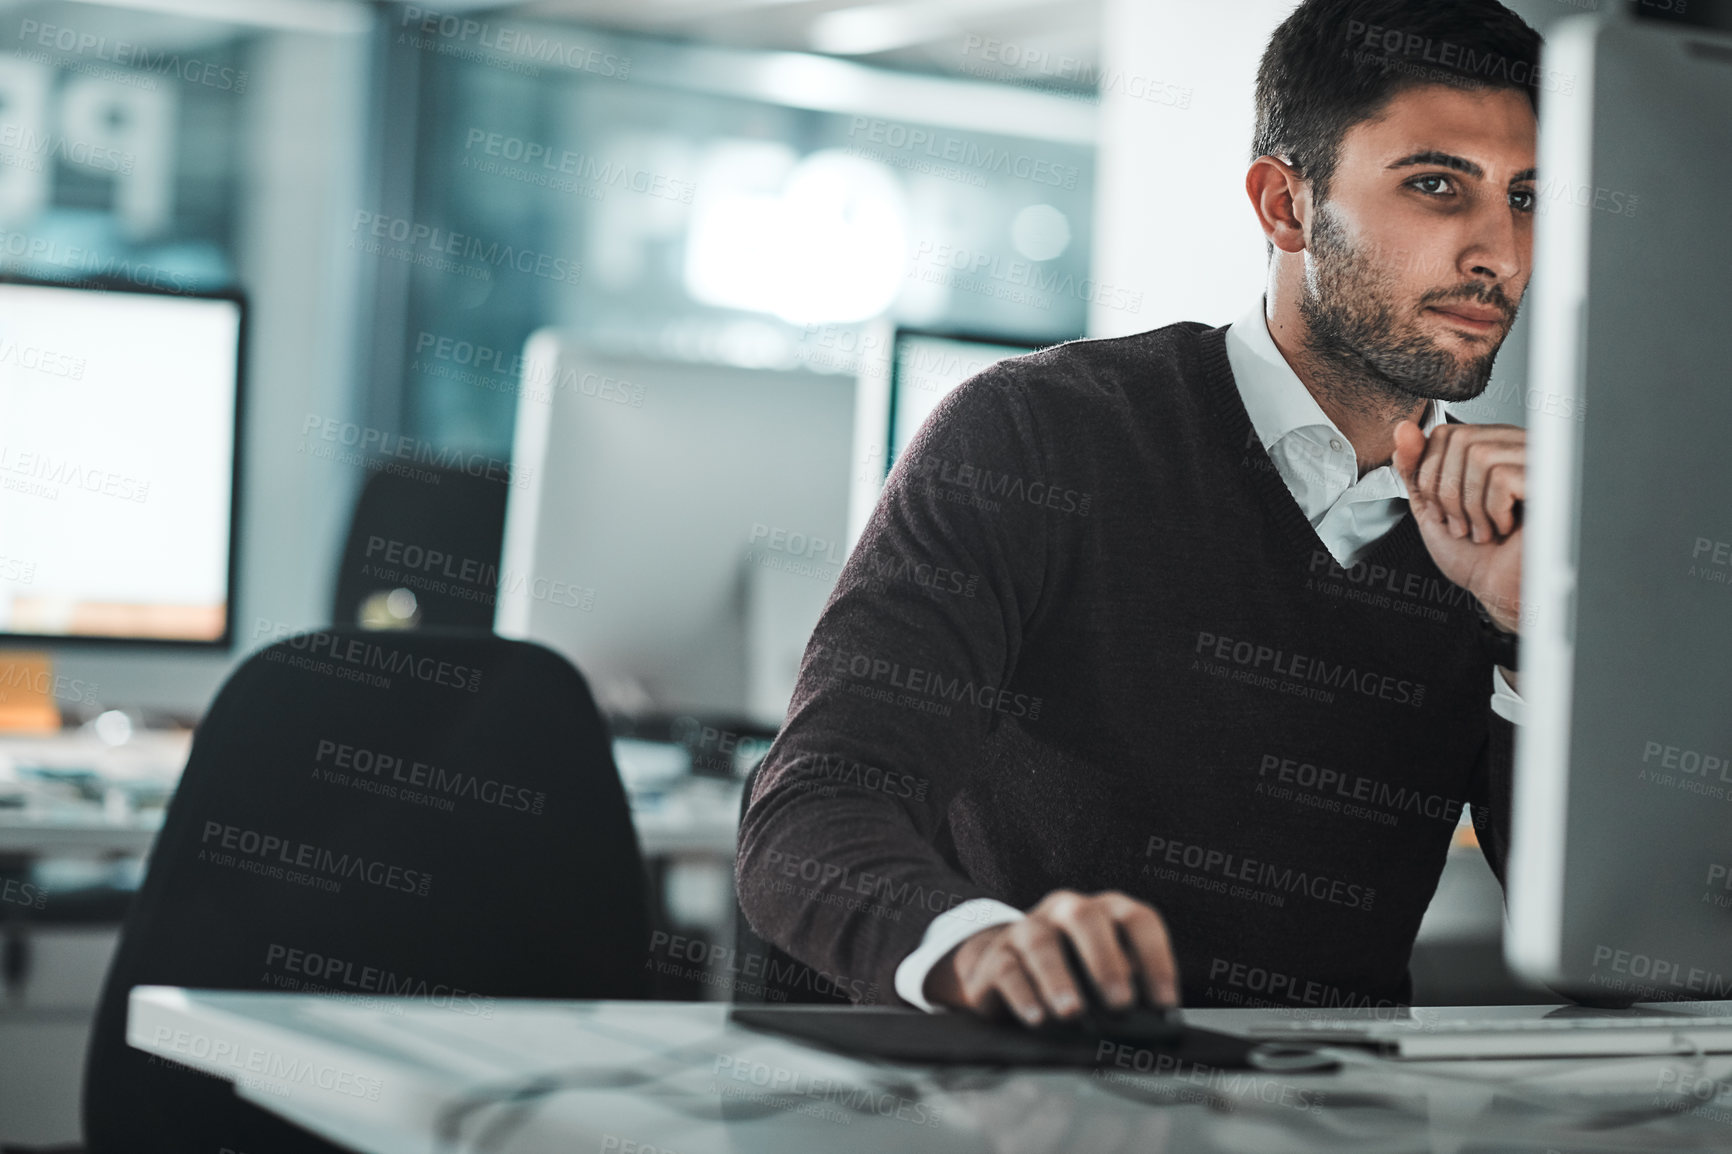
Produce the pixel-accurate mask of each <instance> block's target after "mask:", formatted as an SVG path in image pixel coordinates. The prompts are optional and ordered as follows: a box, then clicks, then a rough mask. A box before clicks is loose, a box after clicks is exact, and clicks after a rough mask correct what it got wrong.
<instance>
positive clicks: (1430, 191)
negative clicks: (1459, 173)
mask: <svg viewBox="0 0 1732 1154" xmlns="http://www.w3.org/2000/svg"><path fill="white" fill-rule="evenodd" d="M1407 183H1408V184H1410V185H1412V186H1413V187H1414V188H1417V189H1419V191H1421V192H1423V193H1425V194H1427V195H1428V196H1437V195H1440V194H1441V193H1442V192H1443V191H1444V190H1443V189H1441V188H1424V187H1421V186H1422V185H1428V184H1433V183H1436V184H1442V185H1448V184H1449V177H1447V176H1439V175H1438V174H1436V173H1433V174H1432V175H1430V176H1416V177H1414V178H1413V179H1412V180H1410V181H1408V182H1407Z"/></svg>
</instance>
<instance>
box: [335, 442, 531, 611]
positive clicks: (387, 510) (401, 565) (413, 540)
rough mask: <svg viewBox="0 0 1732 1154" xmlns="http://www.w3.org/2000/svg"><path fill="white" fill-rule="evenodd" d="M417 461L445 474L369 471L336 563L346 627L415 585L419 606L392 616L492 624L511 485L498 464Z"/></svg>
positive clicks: (423, 469)
mask: <svg viewBox="0 0 1732 1154" xmlns="http://www.w3.org/2000/svg"><path fill="white" fill-rule="evenodd" d="M414 469H415V472H416V473H417V474H423V473H426V474H432V476H433V477H436V478H437V480H436V481H435V480H433V479H431V478H429V477H424V476H400V475H398V474H396V473H391V472H385V471H384V470H379V471H375V472H371V473H369V474H368V475H367V480H366V482H365V483H364V484H363V485H362V487H361V493H360V496H358V497H357V498H356V499H355V512H354V515H353V516H352V517H351V518H350V520H349V537H348V540H347V542H346V543H345V544H344V546H343V555H342V561H341V562H339V564H338V568H337V581H336V589H335V592H334V594H333V596H332V604H331V620H332V622H334V623H335V624H336V625H337V626H339V627H343V626H349V625H360V624H365V623H367V621H368V619H369V618H370V617H374V616H377V615H378V614H379V613H380V611H381V603H382V602H383V600H384V598H385V597H386V596H387V595H388V594H390V593H391V592H392V591H393V590H395V589H407V590H409V592H411V593H413V594H414V612H413V614H412V616H410V615H405V617H404V618H403V619H399V620H391V621H389V622H388V623H389V624H390V625H392V626H398V627H411V626H412V627H415V628H420V627H424V626H430V625H448V626H452V627H454V628H459V629H491V628H493V603H494V597H495V589H496V587H497V585H498V583H499V549H500V544H501V542H502V541H503V540H504V537H505V497H506V490H507V489H508V488H509V486H508V485H507V484H506V482H505V480H504V479H503V477H502V476H500V475H497V474H495V475H491V476H490V475H487V474H486V473H483V474H481V475H479V476H472V475H470V474H468V473H465V472H464V471H463V470H461V469H448V468H440V467H437V466H432V465H421V464H417V465H415V466H414ZM399 600H401V598H400V599H399ZM396 607H397V603H396V602H393V603H392V608H396Z"/></svg>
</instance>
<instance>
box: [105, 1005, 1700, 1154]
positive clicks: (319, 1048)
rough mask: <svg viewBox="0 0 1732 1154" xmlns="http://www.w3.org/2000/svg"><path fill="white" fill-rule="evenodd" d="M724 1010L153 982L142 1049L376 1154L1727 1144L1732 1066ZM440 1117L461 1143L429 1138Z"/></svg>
mask: <svg viewBox="0 0 1732 1154" xmlns="http://www.w3.org/2000/svg"><path fill="white" fill-rule="evenodd" d="M728 1008H729V1007H727V1006H725V1005H720V1004H715V1003H668V1002H660V1003H658V1002H642V1003H629V1002H519V1001H491V1000H485V999H484V1000H483V1001H482V1003H481V1004H480V1005H477V1004H475V1003H473V1002H465V1003H464V1004H462V1005H447V1006H435V1005H431V1004H429V1003H428V1002H426V1001H417V1000H413V999H405V1000H401V1001H397V1000H386V999H374V1000H371V1001H366V1000H359V999H325V998H318V997H308V996H305V995H295V994H278V993H264V994H246V993H201V992H197V991H185V990H176V989H169V988H166V987H141V988H139V989H138V990H135V991H134V992H133V995H132V1004H131V1013H130V1016H129V1021H128V1040H129V1041H130V1042H131V1043H132V1045H134V1046H136V1047H138V1048H140V1049H143V1050H146V1051H149V1052H151V1053H153V1054H157V1055H159V1056H161V1057H164V1058H169V1059H172V1060H174V1061H177V1062H180V1063H182V1064H185V1065H189V1066H194V1067H197V1068H199V1069H202V1070H205V1071H207V1072H209V1073H212V1074H216V1075H217V1076H219V1077H223V1078H225V1079H227V1080H229V1081H232V1082H234V1083H235V1084H236V1092H237V1093H238V1094H240V1095H241V1096H243V1097H245V1098H247V1099H248V1100H250V1101H253V1102H255V1103H257V1104H258V1105H260V1106H262V1107H264V1108H265V1109H268V1110H271V1111H273V1112H275V1113H278V1114H281V1115H283V1116H285V1117H287V1118H290V1119H292V1120H294V1121H296V1122H299V1123H300V1124H301V1125H303V1126H306V1127H308V1128H309V1129H312V1130H314V1131H316V1132H318V1133H321V1134H323V1135H324V1136H326V1137H329V1138H331V1139H334V1140H336V1141H339V1142H342V1143H345V1144H347V1145H349V1146H352V1147H354V1148H355V1149H358V1150H363V1151H367V1152H369V1154H409V1152H415V1154H422V1152H425V1151H430V1150H440V1149H442V1150H451V1151H457V1150H465V1151H466V1150H471V1149H487V1150H489V1151H510V1152H522V1154H528V1152H530V1151H546V1150H562V1151H566V1150H569V1151H584V1150H587V1151H600V1152H604V1154H605V1152H609V1151H612V1152H616V1154H673V1152H677V1154H748V1152H750V1154H782V1152H784V1151H785V1152H789V1154H792V1152H795V1151H798V1152H800V1154H852V1152H854V1151H860V1152H866V1151H872V1152H873V1154H877V1152H878V1151H885V1150H895V1151H912V1152H926V1151H995V1152H1002V1154H1073V1152H1081V1154H1117V1152H1123V1154H1133V1152H1135V1154H1163V1152H1170V1154H1193V1152H1205V1151H1214V1150H1233V1151H1270V1152H1271V1154H1275V1152H1282V1154H1287V1152H1297V1154H1303V1152H1308V1151H1328V1152H1330V1154H1349V1152H1358V1151H1364V1152H1366V1154H1372V1152H1376V1154H1388V1152H1391V1151H1409V1150H1411V1151H1425V1152H1428V1154H1429V1152H1436V1151H1447V1152H1450V1154H1454V1152H1456V1151H1465V1150H1472V1151H1493V1150H1496V1151H1532V1152H1534V1154H1542V1152H1550V1154H1578V1152H1585V1151H1613V1150H1617V1151H1625V1150H1654V1149H1663V1150H1668V1151H1686V1150H1688V1151H1697V1150H1700V1151H1709V1150H1715V1151H1724V1150H1726V1149H1728V1148H1732V1085H1727V1084H1726V1082H1725V1079H1727V1077H1728V1076H1729V1075H1732V1057H1712V1058H1707V1059H1695V1060H1691V1059H1683V1058H1639V1059H1637V1058H1631V1059H1604V1058H1596V1059H1568V1060H1564V1059H1558V1060H1546V1061H1497V1062H1428V1063H1399V1064H1397V1063H1390V1062H1383V1061H1379V1060H1375V1059H1370V1058H1359V1059H1357V1060H1356V1061H1355V1062H1354V1064H1352V1065H1350V1066H1348V1067H1347V1068H1345V1069H1343V1070H1342V1071H1340V1072H1338V1073H1333V1074H1274V1073H1264V1072H1258V1073H1237V1072H1235V1073H1228V1072H1224V1071H1193V1072H1191V1073H1189V1074H1187V1075H1184V1076H1179V1077H1174V1076H1171V1075H1166V1074H1156V1073H1139V1072H1138V1071H1137V1069H1136V1068H1135V1065H1136V1064H1135V1060H1134V1058H1133V1059H1132V1060H1131V1061H1130V1062H1128V1063H1126V1064H1125V1065H1124V1066H1123V1067H1122V1068H1121V1066H1120V1065H1119V1064H1116V1063H1113V1062H1110V1061H1109V1062H1108V1063H1106V1064H1104V1065H1103V1066H1102V1067H1101V1068H1099V1069H1095V1070H1090V1071H1032V1070H1013V1071H948V1072H946V1071H934V1070H930V1069H921V1068H913V1067H892V1066H883V1065H876V1064H872V1063H866V1062H859V1061H855V1060H852V1059H849V1058H845V1057H841V1056H838V1055H834V1054H829V1053H825V1052H821V1051H818V1050H814V1049H810V1048H807V1047H804V1046H801V1045H799V1044H797V1043H794V1042H791V1041H787V1040H784V1039H781V1038H778V1037H774V1036H770V1035H764V1034H758V1033H755V1032H753V1031H750V1030H746V1029H744V1028H742V1027H739V1026H735V1025H733V1024H731V1023H730V1022H728V1021H727V1018H726V1015H727V1012H728ZM1551 1009H1552V1007H1544V1006H1542V1007H1534V1008H1533V1010H1532V1012H1533V1013H1534V1014H1535V1015H1536V1016H1537V1015H1539V1014H1543V1013H1546V1012H1548V1011H1549V1010H1551ZM1269 1013H1270V1011H1259V1010H1198V1011H1192V1013H1191V1020H1192V1021H1193V1022H1195V1023H1196V1024H1198V1025H1203V1026H1208V1027H1210V1028H1213V1029H1218V1030H1225V1031H1229V1032H1231V1031H1236V1030H1244V1029H1247V1028H1249V1027H1250V1025H1251V1024H1252V1023H1253V1022H1255V1021H1256V1020H1257V1019H1259V1018H1264V1017H1267V1015H1268V1014H1269ZM187 1076H188V1077H189V1078H191V1077H196V1076H197V1075H193V1074H190V1073H189V1074H188V1075H187ZM1723 1088H1724V1089H1726V1090H1727V1091H1728V1093H1727V1095H1726V1096H1725V1098H1724V1100H1723V1101H1722V1100H1720V1098H1719V1094H1720V1091H1721V1090H1722V1089H1723ZM506 1099H512V1100H511V1101H509V1102H507V1101H506ZM463 1101H468V1102H470V1103H471V1105H470V1107H469V1108H467V1109H454V1107H456V1105H457V1104H458V1103H459V1102H463ZM442 1125H443V1126H444V1127H446V1128H447V1129H446V1132H447V1133H448V1134H451V1135H452V1136H453V1137H455V1139H456V1140H455V1142H452V1143H450V1144H446V1145H440V1144H439V1142H438V1140H437V1135H438V1134H439V1133H440V1132H441V1126H442ZM483 1135H485V1142H484V1144H479V1145H478V1144H477V1139H478V1138H481V1137H482V1136H483Z"/></svg>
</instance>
